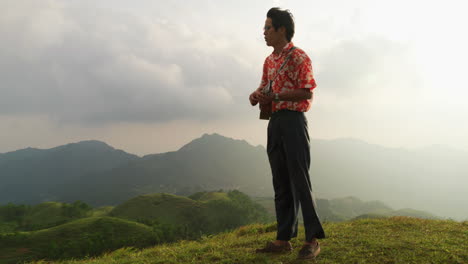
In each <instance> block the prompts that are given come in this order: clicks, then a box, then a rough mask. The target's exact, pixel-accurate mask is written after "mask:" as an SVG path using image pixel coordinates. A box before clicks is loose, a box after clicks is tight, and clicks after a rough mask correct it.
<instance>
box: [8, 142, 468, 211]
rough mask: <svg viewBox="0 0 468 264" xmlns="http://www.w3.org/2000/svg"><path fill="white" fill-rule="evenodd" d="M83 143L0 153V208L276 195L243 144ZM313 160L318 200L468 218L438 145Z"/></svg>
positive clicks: (458, 169) (315, 145) (461, 169)
mask: <svg viewBox="0 0 468 264" xmlns="http://www.w3.org/2000/svg"><path fill="white" fill-rule="evenodd" d="M82 144H83V143H76V144H69V145H66V146H61V147H57V148H54V149H50V150H36V149H25V150H20V151H17V152H12V153H5V154H2V155H0V179H1V180H2V182H5V184H2V185H1V186H0V203H7V202H15V203H38V202H42V201H47V200H56V201H63V202H73V201H75V200H82V201H84V202H86V203H88V204H91V205H93V206H103V205H116V204H119V203H122V202H123V201H126V200H128V199H130V198H132V197H135V196H138V195H141V194H148V193H156V192H166V193H173V194H178V195H189V194H192V193H194V192H198V191H203V190H218V189H238V190H241V191H243V192H245V193H248V194H249V195H251V196H254V197H266V196H272V186H271V172H270V169H269V164H268V160H267V156H266V151H265V149H264V148H263V147H262V146H256V147H254V146H252V145H250V144H248V143H247V142H245V141H243V140H234V139H230V138H226V137H223V136H221V135H218V134H212V135H207V134H205V135H203V136H202V137H200V138H197V139H195V140H193V141H192V142H190V143H188V144H187V145H185V146H183V147H182V148H181V149H179V150H178V151H173V152H167V153H159V154H153V155H147V156H144V157H137V156H134V155H130V154H127V153H124V152H122V151H117V150H115V149H113V148H111V147H108V146H107V145H106V144H105V143H102V142H95V141H91V142H87V143H86V144H84V145H82ZM80 146H81V147H80ZM77 147H80V148H77ZM75 149H78V150H79V151H78V150H75ZM75 152H76V153H75ZM53 153H55V154H53ZM77 153H80V154H77ZM107 155H110V157H112V158H110V157H108V156H107ZM311 159H312V160H311V178H312V183H313V189H314V192H315V194H316V196H317V197H319V198H326V199H334V198H339V197H348V196H353V197H357V198H359V199H362V200H379V201H382V202H384V203H385V204H388V205H389V206H391V207H392V208H416V209H418V210H424V211H428V212H431V213H434V214H436V215H440V216H443V217H451V218H454V219H459V220H463V219H468V211H467V210H465V209H464V208H465V206H466V204H467V203H468V196H467V195H466V193H468V177H466V175H468V163H466V160H468V154H467V153H466V152H463V151H458V150H454V149H448V148H443V147H440V146H432V147H428V148H421V149H414V150H408V149H395V148H386V147H382V146H378V145H372V144H368V143H366V142H363V141H359V140H354V139H339V140H312V141H311ZM101 160H105V162H104V161H101Z"/></svg>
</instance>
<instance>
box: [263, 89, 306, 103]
mask: <svg viewBox="0 0 468 264" xmlns="http://www.w3.org/2000/svg"><path fill="white" fill-rule="evenodd" d="M254 93H255V92H254ZM278 98H279V100H280V101H292V102H298V101H302V100H312V98H313V93H312V91H311V90H310V89H307V88H301V89H295V90H292V91H288V92H282V93H279V94H278ZM256 99H257V101H258V102H260V103H261V104H266V103H270V102H271V101H273V100H274V99H275V94H273V93H272V94H270V95H265V94H262V93H259V94H257V95H256Z"/></svg>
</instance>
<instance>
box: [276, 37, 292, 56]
mask: <svg viewBox="0 0 468 264" xmlns="http://www.w3.org/2000/svg"><path fill="white" fill-rule="evenodd" d="M288 43H289V42H288V41H287V40H286V39H285V40H283V41H281V42H280V43H278V44H276V45H275V46H273V48H274V50H273V53H274V54H276V55H278V54H281V52H282V51H283V49H284V47H286V45H287V44H288Z"/></svg>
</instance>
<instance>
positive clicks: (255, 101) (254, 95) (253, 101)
mask: <svg viewBox="0 0 468 264" xmlns="http://www.w3.org/2000/svg"><path fill="white" fill-rule="evenodd" d="M261 94H262V92H261V91H260V90H259V89H257V90H255V91H254V92H253V93H251V94H250V96H249V100H250V104H251V105H252V106H254V105H256V104H258V96H259V95H261Z"/></svg>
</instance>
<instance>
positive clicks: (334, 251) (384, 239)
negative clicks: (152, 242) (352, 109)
mask: <svg viewBox="0 0 468 264" xmlns="http://www.w3.org/2000/svg"><path fill="white" fill-rule="evenodd" d="M324 227H325V230H326V232H327V236H328V238H327V239H324V240H322V241H321V246H322V252H321V254H320V255H319V257H318V259H317V261H308V262H307V261H296V260H295V258H296V254H297V251H298V248H299V247H300V245H301V241H300V239H293V241H292V242H293V245H294V247H295V250H294V253H293V254H285V255H268V254H267V255H265V254H260V255H259V254H255V253H254V250H255V248H257V247H259V246H262V245H263V244H265V243H266V242H267V241H270V240H272V239H274V237H275V232H274V227H273V226H271V225H270V226H265V225H250V226H246V227H242V228H240V229H237V230H236V231H233V232H230V233H224V234H220V235H216V236H213V237H210V238H205V239H202V240H201V241H182V242H178V243H174V244H166V245H159V246H156V247H153V248H148V249H144V250H141V251H140V250H133V249H128V248H127V249H119V250H117V251H115V252H113V253H110V254H106V255H104V256H102V257H99V258H90V259H86V260H81V261H62V262H52V263H62V264H64V263H94V264H104V263H106V264H107V263H122V264H123V263H161V264H162V263H164V264H169V263H252V264H254V263H255V264H257V263H405V264H406V263H468V222H462V223H460V222H454V221H446V220H422V219H416V218H407V217H393V218H385V219H360V220H355V221H348V222H341V223H325V224H324ZM303 234H304V233H303V230H302V229H301V230H300V233H299V237H302V236H303ZM35 263H50V262H35Z"/></svg>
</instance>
